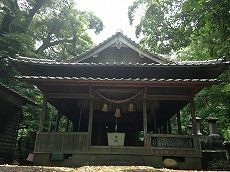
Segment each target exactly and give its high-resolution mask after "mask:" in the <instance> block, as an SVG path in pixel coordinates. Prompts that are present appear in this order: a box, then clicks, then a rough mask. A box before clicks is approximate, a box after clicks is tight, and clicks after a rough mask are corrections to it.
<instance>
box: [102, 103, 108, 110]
mask: <svg viewBox="0 0 230 172" xmlns="http://www.w3.org/2000/svg"><path fill="white" fill-rule="evenodd" d="M102 111H103V112H108V104H106V103H105V104H103V107H102Z"/></svg>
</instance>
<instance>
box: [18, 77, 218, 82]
mask: <svg viewBox="0 0 230 172" xmlns="http://www.w3.org/2000/svg"><path fill="white" fill-rule="evenodd" d="M17 78H18V79H43V80H78V81H139V82H219V80H217V79H164V78H162V79H156V78H153V79H148V78H144V79H140V78H135V79H134V78H128V79H125V78H92V77H88V78H85V77H80V78H78V77H51V76H17Z"/></svg>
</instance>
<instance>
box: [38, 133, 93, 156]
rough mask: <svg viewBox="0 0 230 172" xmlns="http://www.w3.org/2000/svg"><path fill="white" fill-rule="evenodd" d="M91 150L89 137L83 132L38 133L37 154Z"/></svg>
mask: <svg viewBox="0 0 230 172" xmlns="http://www.w3.org/2000/svg"><path fill="white" fill-rule="evenodd" d="M88 148H89V135H88V133H83V132H50V133H49V132H38V134H37V137H36V143H35V148H34V152H35V153H52V152H62V153H71V154H72V153H77V152H86V151H87V150H88Z"/></svg>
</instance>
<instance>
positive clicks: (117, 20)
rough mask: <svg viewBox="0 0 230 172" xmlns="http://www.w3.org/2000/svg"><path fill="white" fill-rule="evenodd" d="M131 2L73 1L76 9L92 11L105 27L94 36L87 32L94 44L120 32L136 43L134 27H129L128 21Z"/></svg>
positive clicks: (105, 0)
mask: <svg viewBox="0 0 230 172" xmlns="http://www.w3.org/2000/svg"><path fill="white" fill-rule="evenodd" d="M133 1H134V0H75V2H76V4H77V8H78V9H81V10H87V11H93V12H94V13H95V14H96V16H97V17H99V18H100V19H101V20H102V22H103V24H104V26H105V28H104V29H103V31H102V32H101V33H100V34H99V35H95V34H94V33H93V31H90V32H89V34H90V36H91V37H92V39H93V42H94V43H95V44H99V43H101V42H103V41H104V40H106V39H107V38H109V37H111V36H112V35H114V34H115V33H116V32H117V31H120V30H121V31H122V32H123V34H124V35H126V36H128V37H129V38H131V39H132V40H133V41H136V42H137V39H136V37H135V26H130V25H129V20H128V7H129V6H130V5H131V4H132V2H133Z"/></svg>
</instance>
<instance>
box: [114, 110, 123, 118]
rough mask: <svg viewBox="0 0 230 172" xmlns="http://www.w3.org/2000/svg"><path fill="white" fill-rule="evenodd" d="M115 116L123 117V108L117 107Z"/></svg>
mask: <svg viewBox="0 0 230 172" xmlns="http://www.w3.org/2000/svg"><path fill="white" fill-rule="evenodd" d="M114 116H115V117H116V118H119V117H121V109H119V108H117V109H116V111H115V114H114Z"/></svg>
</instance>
